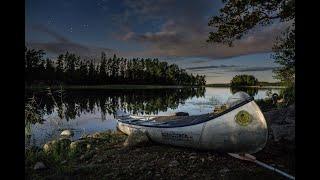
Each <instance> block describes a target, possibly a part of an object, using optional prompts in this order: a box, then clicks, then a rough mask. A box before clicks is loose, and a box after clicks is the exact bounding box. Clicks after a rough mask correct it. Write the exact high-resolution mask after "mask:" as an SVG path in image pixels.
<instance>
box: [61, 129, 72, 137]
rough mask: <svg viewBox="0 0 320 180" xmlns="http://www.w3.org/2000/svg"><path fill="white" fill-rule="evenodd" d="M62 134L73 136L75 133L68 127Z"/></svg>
mask: <svg viewBox="0 0 320 180" xmlns="http://www.w3.org/2000/svg"><path fill="white" fill-rule="evenodd" d="M60 135H61V136H64V137H71V136H73V135H74V133H73V131H71V130H69V129H66V130H64V131H62V132H61V134H60Z"/></svg>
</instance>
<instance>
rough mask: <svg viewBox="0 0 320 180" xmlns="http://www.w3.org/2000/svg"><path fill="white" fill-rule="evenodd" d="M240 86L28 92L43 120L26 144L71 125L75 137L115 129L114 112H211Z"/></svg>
mask: <svg viewBox="0 0 320 180" xmlns="http://www.w3.org/2000/svg"><path fill="white" fill-rule="evenodd" d="M268 90H269V91H271V92H272V93H279V90H278V89H259V90H258V89H254V90H249V92H248V91H247V92H248V93H249V94H250V95H251V96H254V98H255V99H263V98H266V97H267V91H268ZM236 91H237V90H230V88H210V87H207V88H182V89H177V88H176V89H134V90H68V91H64V92H63V93H61V92H59V91H52V95H50V94H48V92H47V91H30V90H28V91H27V92H26V101H27V99H29V98H30V97H32V96H34V97H35V100H36V102H37V109H38V112H39V113H40V114H42V117H43V120H44V121H43V122H42V123H32V124H31V128H30V129H31V136H29V137H28V138H27V139H26V146H29V145H42V144H44V143H45V142H47V141H49V140H53V139H56V138H59V135H60V133H61V131H63V130H64V129H72V130H73V131H74V132H75V135H74V137H73V139H78V138H80V137H81V136H82V135H84V134H92V133H95V132H101V131H106V130H116V120H115V118H114V115H115V112H116V111H117V110H118V109H121V110H124V111H126V112H129V113H131V114H139V115H143V114H148V115H170V114H172V113H174V112H178V111H183V112H188V113H189V114H190V115H199V114H204V113H209V112H211V111H212V110H213V109H214V106H215V105H217V104H221V103H225V102H226V101H227V99H228V98H229V97H230V96H231V95H232V94H233V93H234V92H236Z"/></svg>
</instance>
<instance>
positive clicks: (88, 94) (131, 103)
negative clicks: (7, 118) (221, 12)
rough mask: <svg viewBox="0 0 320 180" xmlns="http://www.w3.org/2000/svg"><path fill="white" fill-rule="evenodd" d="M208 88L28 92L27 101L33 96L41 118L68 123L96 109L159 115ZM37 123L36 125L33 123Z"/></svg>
mask: <svg viewBox="0 0 320 180" xmlns="http://www.w3.org/2000/svg"><path fill="white" fill-rule="evenodd" d="M204 94H205V88H203V87H201V88H181V89H179V88H173V89H130V90H129V89H123V90H106V89H103V90H66V91H64V92H63V93H61V92H59V91H52V93H50V92H49V93H48V91H37V92H35V91H27V92H26V102H27V99H29V98H30V97H32V96H33V97H34V99H35V101H36V102H38V103H37V109H38V110H39V112H41V113H42V115H50V114H52V113H54V112H57V114H58V116H59V118H60V119H66V120H67V121H69V120H72V119H76V118H77V117H80V115H81V114H83V113H93V112H94V110H95V107H98V108H99V110H100V111H101V115H102V116H103V117H102V119H105V116H106V114H109V115H113V116H114V115H115V113H116V111H117V110H118V109H121V110H124V111H126V112H129V113H131V114H158V112H159V111H166V110H167V109H168V108H171V109H176V108H177V107H178V106H179V104H183V103H184V102H185V101H186V100H187V99H188V98H191V97H203V96H204ZM33 123H34V122H33Z"/></svg>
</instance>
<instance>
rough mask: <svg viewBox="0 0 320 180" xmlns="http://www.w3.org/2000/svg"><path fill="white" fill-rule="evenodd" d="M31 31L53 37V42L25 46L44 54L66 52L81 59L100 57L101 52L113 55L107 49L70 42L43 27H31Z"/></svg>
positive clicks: (32, 43) (112, 51) (33, 43)
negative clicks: (42, 51) (39, 50)
mask: <svg viewBox="0 0 320 180" xmlns="http://www.w3.org/2000/svg"><path fill="white" fill-rule="evenodd" d="M33 29H34V30H37V31H39V32H43V33H46V34H48V35H49V36H51V37H53V38H54V39H55V41H53V42H27V43H26V45H27V46H28V47H30V48H34V49H42V50H44V51H45V52H48V53H52V54H55V55H57V54H62V53H65V52H67V51H68V52H71V53H75V54H77V55H79V56H82V57H99V56H100V55H101V52H105V53H106V54H107V55H109V56H111V55H113V54H114V53H115V51H114V50H112V49H109V48H102V47H94V46H87V45H84V44H80V43H76V42H72V41H70V40H69V39H68V38H66V37H64V36H63V35H61V34H59V33H57V32H54V31H52V30H50V29H48V28H47V27H46V26H43V25H37V26H33Z"/></svg>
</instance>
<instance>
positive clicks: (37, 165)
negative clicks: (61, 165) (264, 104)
mask: <svg viewBox="0 0 320 180" xmlns="http://www.w3.org/2000/svg"><path fill="white" fill-rule="evenodd" d="M46 168H47V167H46V166H45V165H44V164H43V162H37V163H36V164H35V165H34V168H33V169H34V170H42V169H46Z"/></svg>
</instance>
